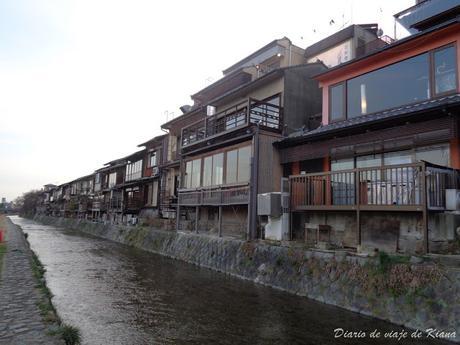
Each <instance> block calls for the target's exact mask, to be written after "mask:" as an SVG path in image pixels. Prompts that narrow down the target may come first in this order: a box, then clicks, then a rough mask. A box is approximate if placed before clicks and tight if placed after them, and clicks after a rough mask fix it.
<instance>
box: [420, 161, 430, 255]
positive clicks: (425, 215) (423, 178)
mask: <svg viewBox="0 0 460 345" xmlns="http://www.w3.org/2000/svg"><path fill="white" fill-rule="evenodd" d="M420 170H421V174H420V175H421V182H422V186H421V189H422V200H421V201H422V212H423V215H422V222H423V224H422V229H423V242H424V243H423V254H427V253H429V252H430V245H429V238H428V203H427V188H426V164H425V163H423V162H422V163H421V165H420Z"/></svg>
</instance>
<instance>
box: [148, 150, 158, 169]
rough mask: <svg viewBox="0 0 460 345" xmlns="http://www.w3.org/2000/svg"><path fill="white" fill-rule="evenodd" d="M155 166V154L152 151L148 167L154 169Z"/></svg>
mask: <svg viewBox="0 0 460 345" xmlns="http://www.w3.org/2000/svg"><path fill="white" fill-rule="evenodd" d="M155 166H157V152H156V151H154V152H152V153H151V154H150V159H149V167H150V168H152V167H155Z"/></svg>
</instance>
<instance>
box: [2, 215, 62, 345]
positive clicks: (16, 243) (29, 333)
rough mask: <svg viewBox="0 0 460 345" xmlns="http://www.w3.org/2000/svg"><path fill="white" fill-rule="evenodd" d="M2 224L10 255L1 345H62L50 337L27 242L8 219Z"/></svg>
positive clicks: (7, 256)
mask: <svg viewBox="0 0 460 345" xmlns="http://www.w3.org/2000/svg"><path fill="white" fill-rule="evenodd" d="M0 224H1V219H0ZM3 224H4V226H3V229H4V230H6V241H7V251H6V254H5V256H4V258H3V267H2V269H1V273H0V344H9V345H27V344H62V342H60V341H59V340H58V339H57V338H56V337H53V336H50V335H49V334H48V325H47V324H46V323H45V322H44V321H43V319H42V316H41V314H40V310H39V308H38V306H37V304H38V303H39V301H40V297H41V296H40V291H39V290H38V289H37V288H36V285H37V281H36V278H35V277H34V276H33V273H32V268H31V256H32V253H31V251H30V249H29V247H28V245H27V242H26V239H25V238H24V235H23V233H22V231H21V229H20V228H19V227H18V226H16V225H14V224H12V223H11V221H10V220H9V219H8V218H4V219H3Z"/></svg>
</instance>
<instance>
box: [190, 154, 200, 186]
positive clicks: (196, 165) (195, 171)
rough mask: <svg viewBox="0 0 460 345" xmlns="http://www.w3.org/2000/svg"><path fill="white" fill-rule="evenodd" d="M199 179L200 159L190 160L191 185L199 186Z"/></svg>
mask: <svg viewBox="0 0 460 345" xmlns="http://www.w3.org/2000/svg"><path fill="white" fill-rule="evenodd" d="M200 180H201V159H195V160H193V161H192V181H191V183H192V184H191V187H192V188H197V187H199V186H200Z"/></svg>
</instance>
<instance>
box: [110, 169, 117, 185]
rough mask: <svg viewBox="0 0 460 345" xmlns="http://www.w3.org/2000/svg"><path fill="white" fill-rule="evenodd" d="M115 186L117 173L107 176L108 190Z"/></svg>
mask: <svg viewBox="0 0 460 345" xmlns="http://www.w3.org/2000/svg"><path fill="white" fill-rule="evenodd" d="M116 184H117V173H116V172H114V173H111V174H110V175H109V188H111V187H113V186H115V185H116Z"/></svg>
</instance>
